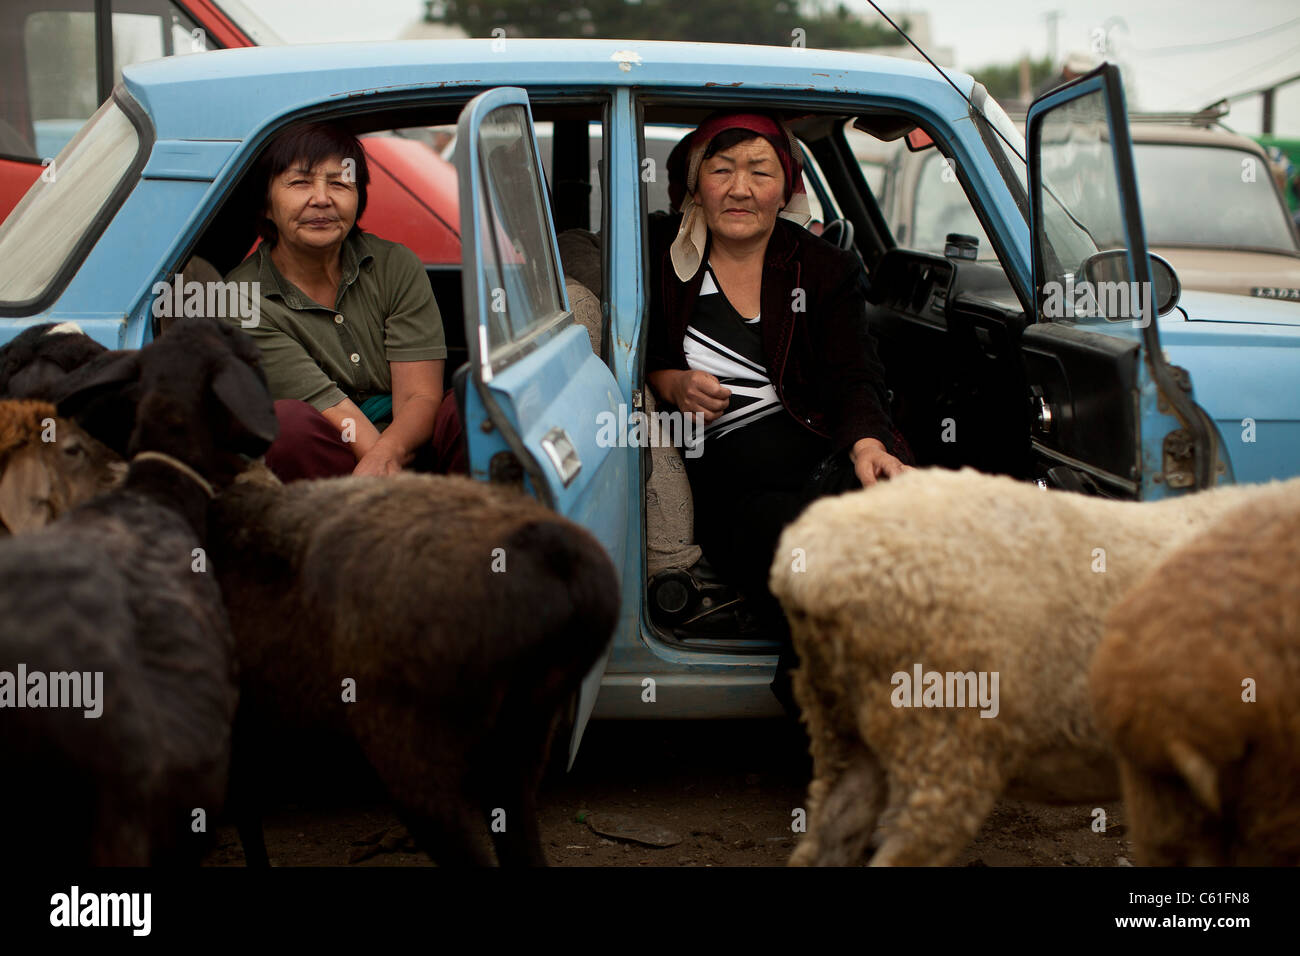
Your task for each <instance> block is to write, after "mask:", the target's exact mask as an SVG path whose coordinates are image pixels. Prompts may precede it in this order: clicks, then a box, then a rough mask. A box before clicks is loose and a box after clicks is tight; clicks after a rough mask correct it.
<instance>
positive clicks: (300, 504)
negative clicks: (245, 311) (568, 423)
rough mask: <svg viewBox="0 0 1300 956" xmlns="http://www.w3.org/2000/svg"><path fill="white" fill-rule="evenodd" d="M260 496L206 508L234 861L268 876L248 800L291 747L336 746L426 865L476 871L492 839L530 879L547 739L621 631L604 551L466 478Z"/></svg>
mask: <svg viewBox="0 0 1300 956" xmlns="http://www.w3.org/2000/svg"><path fill="white" fill-rule="evenodd" d="M272 481H273V479H272ZM272 481H248V482H242V483H237V484H236V485H234V486H233V487H231V488H230V489H229V490H227V491H226V492H224V493H223V494H222V495H220V496H219V497H218V498H217V499H216V500H215V501H214V502H213V505H212V522H211V523H212V528H213V534H212V552H211V553H212V557H213V561H214V564H215V566H216V567H217V569H218V577H219V580H220V583H221V588H222V592H223V594H224V596H225V601H226V606H227V608H228V609H229V612H230V617H231V621H232V624H233V627H234V631H235V637H236V643H237V646H238V653H239V665H240V668H241V675H242V681H241V694H242V699H241V704H240V711H239V717H238V720H237V725H236V750H235V754H236V758H235V759H236V765H235V768H234V770H232V777H233V778H234V780H233V782H232V790H231V803H232V808H233V809H234V810H235V812H236V815H237V817H238V818H239V830H240V837H241V841H242V842H243V845H244V850H245V858H246V860H247V861H248V862H249V863H250V865H259V866H260V865H266V864H267V863H268V862H269V861H268V860H267V857H266V849H265V844H264V843H263V841H262V833H261V825H260V815H259V813H258V804H259V803H260V795H259V793H258V792H257V791H258V781H260V780H261V779H262V778H263V777H264V775H265V773H264V772H265V764H266V761H267V760H269V759H272V758H273V756H274V755H273V754H271V753H270V752H269V750H270V748H269V747H268V746H267V744H266V742H267V741H268V740H270V739H271V735H272V732H273V731H274V730H276V729H277V728H289V729H298V730H312V731H321V730H328V731H332V732H334V733H336V734H337V735H339V736H341V737H342V738H344V739H345V740H347V741H348V742H349V743H350V744H351V745H352V746H353V747H354V748H355V750H357V751H359V752H360V753H361V754H362V755H363V756H364V757H365V759H366V760H367V761H368V763H369V764H370V766H371V767H372V768H373V769H374V770H375V772H376V774H377V776H378V778H379V779H380V781H381V782H382V783H383V784H384V786H385V788H386V790H387V792H388V794H389V795H390V797H391V798H392V800H393V802H394V804H395V805H396V808H397V811H398V815H399V817H400V818H401V819H402V821H403V823H404V824H405V825H406V827H407V828H408V829H409V830H410V832H411V835H412V836H413V837H414V839H415V841H416V844H417V845H418V846H419V847H420V848H421V849H423V850H424V851H426V852H427V853H428V854H429V855H430V856H431V857H432V858H433V859H435V860H436V861H437V862H438V863H439V864H441V865H460V864H475V865H484V864H488V863H490V862H491V859H490V857H489V856H488V855H487V853H486V849H485V846H484V845H483V843H482V841H481V840H480V839H478V836H477V835H478V834H481V833H482V832H483V830H484V824H485V822H487V821H489V820H490V821H491V822H492V823H493V824H498V825H499V824H504V827H505V831H504V832H499V829H498V826H495V825H494V826H493V827H492V830H491V835H492V839H493V842H494V845H495V849H496V855H497V860H498V862H499V863H500V864H502V865H512V864H529V865H545V863H546V858H545V854H544V853H543V851H542V847H541V840H540V836H539V833H538V829H537V820H536V810H535V795H536V789H537V785H538V782H539V779H540V776H541V773H542V771H543V769H544V767H545V764H546V762H547V756H548V748H549V745H550V740H551V737H552V735H553V731H554V727H555V725H556V723H557V721H558V719H559V717H560V714H561V711H562V709H563V707H564V705H565V704H566V703H567V702H568V700H569V699H570V697H571V696H572V695H573V693H574V692H575V691H576V690H577V689H578V687H579V685H580V683H581V681H582V678H583V676H584V675H585V674H586V673H587V672H588V671H590V669H591V668H592V666H593V665H594V664H595V662H596V660H597V659H598V658H599V656H600V655H601V653H602V651H603V650H604V648H605V646H606V645H607V644H608V642H609V639H610V636H611V634H612V632H613V628H614V624H615V621H616V618H617V615H618V607H619V587H618V581H617V577H616V574H615V571H614V567H613V564H612V563H611V561H610V559H609V557H608V556H607V555H606V553H605V551H604V549H603V548H602V547H601V545H600V544H599V543H598V542H597V541H596V539H595V538H594V537H592V536H591V535H590V534H589V533H588V532H586V531H585V530H583V529H582V528H580V527H578V526H577V525H575V524H573V523H571V522H569V521H567V520H566V519H564V518H562V517H559V516H557V515H555V514H554V513H553V512H550V511H548V510H547V509H546V508H545V507H543V506H542V505H541V504H539V503H538V502H537V501H535V500H533V499H531V498H529V497H527V496H525V495H523V494H520V493H519V492H517V491H512V490H506V489H502V488H497V487H493V486H491V485H486V484H483V483H480V482H475V481H471V480H469V479H467V478H463V477H450V476H442V475H418V474H411V473H402V474H399V475H395V476H391V477H387V478H357V477H345V478H333V479H325V480H320V481H310V482H294V483H291V484H289V485H287V486H281V487H276V486H275V485H274V484H273V483H272ZM349 691H351V696H350V695H349ZM479 811H481V813H482V816H481V817H479V816H478V814H479ZM502 813H503V814H504V815H503V816H502ZM476 817H477V818H478V819H479V821H480V822H478V823H476V822H475V821H476Z"/></svg>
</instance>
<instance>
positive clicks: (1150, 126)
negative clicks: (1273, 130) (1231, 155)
mask: <svg viewBox="0 0 1300 956" xmlns="http://www.w3.org/2000/svg"><path fill="white" fill-rule="evenodd" d="M1129 130H1130V131H1131V132H1132V134H1133V142H1135V143H1176V144H1180V145H1186V146H1223V147H1227V148H1230V149H1244V150H1246V151H1247V152H1250V153H1254V154H1257V155H1259V156H1265V155H1266V154H1265V153H1264V150H1263V148H1261V147H1260V145H1259V144H1258V143H1256V142H1255V141H1254V140H1252V139H1247V138H1246V137H1245V136H1239V135H1237V134H1236V133H1232V132H1229V131H1228V130H1226V129H1222V128H1220V127H1205V126H1190V125H1183V124H1177V123H1130V124H1129Z"/></svg>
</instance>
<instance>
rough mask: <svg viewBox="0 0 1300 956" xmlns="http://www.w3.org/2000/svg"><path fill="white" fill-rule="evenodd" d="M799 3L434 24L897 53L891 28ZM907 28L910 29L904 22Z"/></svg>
mask: <svg viewBox="0 0 1300 956" xmlns="http://www.w3.org/2000/svg"><path fill="white" fill-rule="evenodd" d="M822 6H823V4H820V3H818V4H817V5H816V9H809V8H807V7H806V5H801V4H799V3H797V2H792V0H775V2H774V0H551V2H547V3H540V2H537V0H433V2H428V3H427V8H428V13H427V14H426V19H427V20H430V21H432V22H444V23H449V24H454V25H456V26H459V27H461V28H463V29H464V30H465V32H467V33H468V34H469V35H470V36H473V37H487V36H491V35H492V30H493V29H494V28H496V27H501V28H503V29H504V30H505V31H506V35H507V36H519V37H611V38H613V37H622V38H626V39H629V40H694V41H702V42H712V43H760V44H771V45H780V46H790V45H791V44H792V43H793V42H794V41H795V39H796V36H797V35H796V34H795V33H794V31H795V30H796V29H801V30H803V31H804V33H803V35H802V40H803V45H804V46H809V47H817V48H821V49H840V48H856V47H869V46H893V45H895V44H897V43H900V42H902V41H901V39H900V38H899V37H898V35H897V34H896V33H894V31H893V30H892V29H890V27H889V24H887V23H884V22H881V23H879V24H877V23H867V22H864V21H863V20H861V19H859V18H858V17H857V16H855V15H854V14H853V12H852V11H850V10H849V8H848V7H847V6H845V5H844V4H843V3H838V4H836V6H835V7H834V8H833V9H830V10H823V9H822ZM901 26H902V27H903V29H905V30H906V29H907V23H906V21H904V22H903V23H902V24H901Z"/></svg>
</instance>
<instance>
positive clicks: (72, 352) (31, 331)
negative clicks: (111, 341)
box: [0, 322, 107, 398]
mask: <svg viewBox="0 0 1300 956" xmlns="http://www.w3.org/2000/svg"><path fill="white" fill-rule="evenodd" d="M105 351H107V349H105V348H104V346H102V345H100V344H99V343H98V342H96V341H95V340H94V339H92V338H91V337H90V336H88V335H86V334H85V333H84V332H82V331H81V327H80V326H78V325H77V324H76V323H75V322H61V323H59V324H57V325H56V324H54V323H53V322H45V323H42V324H41V325H33V326H32V327H31V328H28V329H24V330H23V331H22V332H20V333H19V334H18V335H16V336H14V338H13V339H11V340H10V341H9V342H8V344H6V345H5V346H4V347H2V348H0V396H7V397H12V398H36V397H45V396H44V394H43V393H44V392H45V391H46V389H48V387H49V386H50V385H51V384H53V383H55V382H58V381H60V380H61V379H62V378H63V377H64V375H65V374H66V373H68V372H70V371H72V370H73V369H75V368H78V367H79V366H82V365H85V364H86V363H87V362H88V361H90V360H91V359H93V358H95V357H96V356H98V355H101V354H103V353H104V352H105Z"/></svg>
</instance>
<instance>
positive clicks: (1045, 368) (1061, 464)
mask: <svg viewBox="0 0 1300 956" xmlns="http://www.w3.org/2000/svg"><path fill="white" fill-rule="evenodd" d="M1027 133H1028V135H1027V145H1028V149H1029V209H1030V228H1031V231H1032V236H1031V239H1032V244H1033V271H1034V294H1035V299H1036V305H1037V309H1036V311H1037V317H1036V318H1037V321H1036V323H1034V324H1031V325H1029V326H1028V327H1027V328H1026V329H1025V332H1024V335H1023V337H1022V340H1021V347H1022V355H1023V357H1024V361H1025V371H1026V375H1027V378H1028V381H1029V383H1030V390H1031V406H1032V408H1031V419H1032V421H1031V425H1030V429H1031V441H1032V447H1033V454H1034V459H1035V467H1036V468H1037V469H1038V472H1039V477H1040V481H1043V482H1045V483H1047V484H1049V485H1052V486H1055V487H1063V488H1069V489H1072V490H1086V491H1091V492H1094V493H1100V494H1105V495H1108V496H1113V497H1121V498H1144V499H1145V498H1159V497H1163V496H1164V495H1166V494H1167V493H1168V490H1169V489H1189V490H1191V489H1201V488H1208V487H1211V486H1212V485H1213V484H1214V483H1215V482H1216V481H1217V480H1218V479H1219V478H1220V477H1223V478H1225V479H1227V480H1231V471H1230V468H1229V464H1228V460H1227V455H1226V452H1225V451H1224V450H1223V443H1222V440H1221V438H1220V436H1219V434H1218V431H1217V429H1216V428H1215V426H1214V423H1213V422H1212V420H1211V419H1210V417H1209V416H1208V415H1207V414H1206V413H1205V411H1204V410H1203V409H1201V407H1200V406H1198V405H1197V404H1196V402H1195V400H1194V399H1193V396H1192V383H1191V381H1190V377H1189V376H1188V375H1187V373H1186V371H1185V370H1183V369H1180V368H1177V367H1175V366H1171V365H1170V364H1169V363H1168V361H1167V360H1166V358H1165V356H1164V353H1163V352H1162V351H1161V348H1160V332H1159V328H1158V327H1157V312H1158V311H1169V310H1171V309H1172V308H1173V303H1174V302H1175V301H1176V299H1177V282H1176V279H1175V278H1174V277H1173V275H1172V270H1168V269H1167V268H1165V267H1164V265H1163V264H1162V263H1161V262H1155V263H1153V262H1152V260H1151V259H1150V258H1149V256H1148V254H1147V247H1146V237H1145V233H1144V232H1143V228H1142V212H1141V208H1140V206H1139V204H1138V191H1137V179H1136V176H1135V174H1134V170H1133V147H1132V142H1131V140H1130V136H1129V129H1128V116H1127V110H1126V107H1125V105H1124V90H1123V86H1122V85H1121V81H1120V75H1119V70H1118V69H1117V68H1116V67H1115V66H1114V65H1112V64H1104V65H1103V66H1101V67H1099V68H1098V69H1096V70H1094V71H1093V72H1091V73H1089V74H1088V75H1087V76H1083V77H1080V78H1079V79H1078V80H1075V81H1074V82H1072V83H1070V84H1068V85H1066V86H1064V87H1061V88H1059V89H1057V90H1055V91H1053V92H1051V93H1048V94H1046V95H1044V96H1043V97H1041V98H1039V99H1038V100H1035V101H1034V103H1033V105H1032V106H1031V107H1030V109H1029V116H1028V129H1027ZM1153 273H1154V279H1153Z"/></svg>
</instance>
